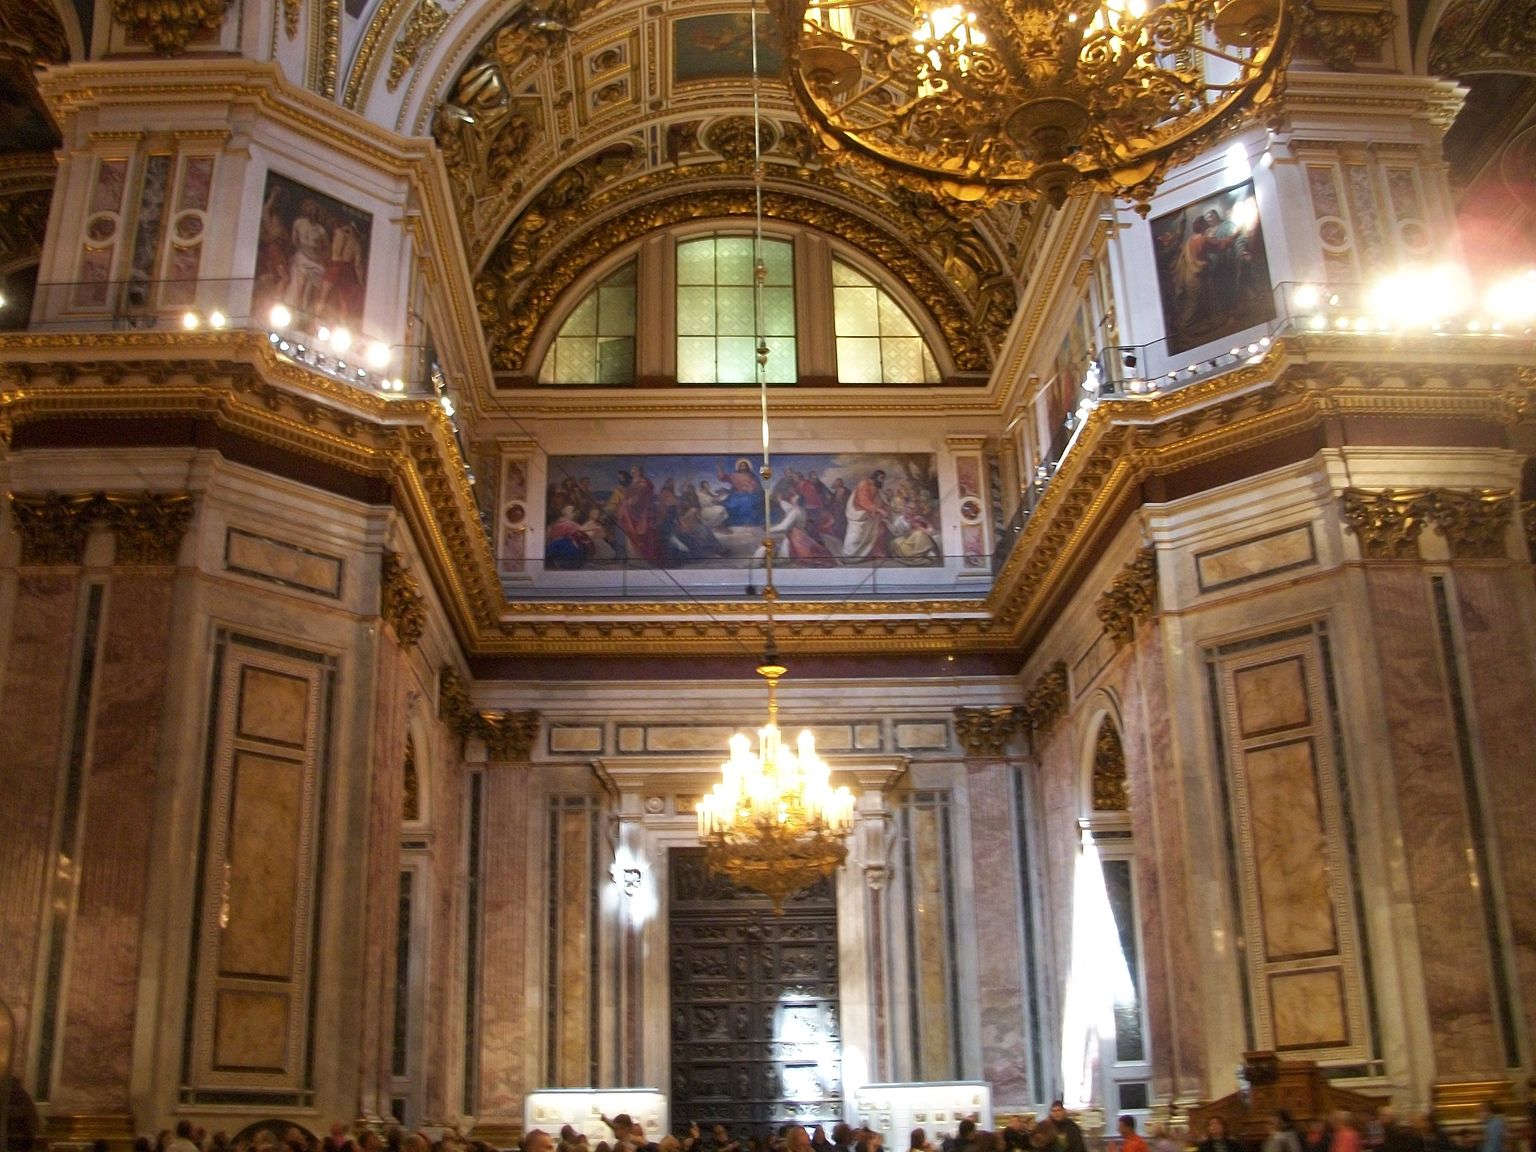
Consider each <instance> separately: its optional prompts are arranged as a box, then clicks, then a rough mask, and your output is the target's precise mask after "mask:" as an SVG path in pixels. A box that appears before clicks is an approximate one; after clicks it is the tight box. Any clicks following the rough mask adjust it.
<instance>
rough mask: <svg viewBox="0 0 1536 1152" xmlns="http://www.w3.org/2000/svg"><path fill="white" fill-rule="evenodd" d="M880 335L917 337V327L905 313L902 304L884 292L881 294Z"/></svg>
mask: <svg viewBox="0 0 1536 1152" xmlns="http://www.w3.org/2000/svg"><path fill="white" fill-rule="evenodd" d="M880 335H882V336H916V335H917V326H916V325H914V324H913V323H912V321H911V319H910V318H909V317H908V316H907V314H906V312H905V311H903V309H902V307H901V305H900V304H898V303H896V301H894V300H892V299H891V298H890V297H889V296H887V295H886V294H885V293H884V292H881V293H880Z"/></svg>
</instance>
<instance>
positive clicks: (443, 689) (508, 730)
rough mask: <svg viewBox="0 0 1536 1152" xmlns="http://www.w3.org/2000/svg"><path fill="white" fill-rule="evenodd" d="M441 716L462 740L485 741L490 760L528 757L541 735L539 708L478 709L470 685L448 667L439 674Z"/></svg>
mask: <svg viewBox="0 0 1536 1152" xmlns="http://www.w3.org/2000/svg"><path fill="white" fill-rule="evenodd" d="M437 715H438V718H439V719H441V720H442V721H443V722H444V723H445V724H447V725H448V729H449V731H451V732H453V733H454V735H456V736H458V737H459V739H460V740H467V739H469V738H470V737H475V738H476V739H478V740H480V741H481V742H483V743H484V744H485V756H486V759H487V760H513V761H518V760H527V759H528V757H529V755H530V754H531V753H532V751H533V740H534V737H536V736H537V735H538V734H539V721H540V715H539V713H538V712H537V711H534V710H532V709H529V710H526V711H514V710H501V711H498V710H495V709H479V708H476V707H475V705H474V702H473V701H472V700H471V699H470V696H469V687H468V685H466V684H465V683H464V680H463V678H462V677H460V675H459V674H458V673H457V672H456V671H454V669H452V668H448V667H445V668H443V670H442V671H441V672H439V673H438V702H437Z"/></svg>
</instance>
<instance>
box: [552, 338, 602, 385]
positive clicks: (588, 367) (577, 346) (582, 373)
mask: <svg viewBox="0 0 1536 1152" xmlns="http://www.w3.org/2000/svg"><path fill="white" fill-rule="evenodd" d="M596 369H597V345H596V343H595V342H593V341H591V340H557V341H556V342H555V383H557V384H591V383H594V382H595V380H596Z"/></svg>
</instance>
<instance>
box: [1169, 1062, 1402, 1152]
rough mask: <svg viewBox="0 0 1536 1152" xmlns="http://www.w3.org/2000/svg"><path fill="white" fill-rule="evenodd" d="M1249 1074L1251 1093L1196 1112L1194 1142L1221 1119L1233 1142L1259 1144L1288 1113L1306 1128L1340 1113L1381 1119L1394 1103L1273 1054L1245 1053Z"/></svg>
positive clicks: (1192, 1123) (1191, 1133)
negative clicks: (1280, 1114) (1378, 1113)
mask: <svg viewBox="0 0 1536 1152" xmlns="http://www.w3.org/2000/svg"><path fill="white" fill-rule="evenodd" d="M1243 1072H1244V1075H1245V1077H1246V1079H1247V1081H1248V1090H1247V1091H1246V1092H1233V1093H1232V1094H1231V1095H1230V1096H1223V1097H1221V1098H1220V1099H1218V1100H1212V1101H1211V1102H1210V1103H1209V1104H1202V1105H1201V1106H1200V1107H1198V1108H1191V1109H1190V1111H1189V1137H1190V1140H1191V1141H1199V1140H1203V1139H1204V1138H1205V1126H1206V1124H1207V1123H1208V1122H1209V1121H1210V1120H1211V1119H1212V1118H1215V1117H1219V1118H1220V1119H1222V1120H1223V1121H1225V1122H1226V1125H1227V1135H1229V1136H1230V1137H1231V1138H1232V1139H1234V1140H1237V1141H1240V1142H1242V1143H1244V1144H1258V1143H1260V1142H1261V1141H1262V1140H1263V1139H1264V1137H1265V1135H1266V1134H1267V1133H1268V1132H1269V1124H1270V1120H1271V1118H1273V1116H1274V1114H1275V1113H1276V1112H1278V1111H1279V1110H1280V1109H1282V1108H1284V1109H1285V1110H1286V1111H1287V1112H1289V1113H1290V1114H1291V1118H1292V1119H1293V1120H1295V1121H1296V1125H1297V1127H1301V1126H1302V1125H1304V1124H1306V1122H1307V1121H1309V1120H1320V1119H1325V1118H1327V1117H1328V1116H1330V1115H1332V1114H1333V1113H1334V1112H1337V1111H1339V1110H1340V1109H1344V1110H1346V1111H1349V1112H1359V1113H1364V1114H1366V1115H1375V1113H1376V1110H1377V1109H1378V1108H1382V1107H1385V1106H1386V1105H1387V1104H1388V1103H1389V1098H1388V1097H1386V1096H1370V1095H1367V1094H1366V1093H1364V1092H1352V1091H1350V1090H1349V1089H1347V1088H1339V1087H1336V1086H1335V1085H1333V1084H1331V1083H1330V1082H1329V1081H1328V1078H1327V1077H1326V1076H1324V1075H1323V1072H1322V1070H1321V1069H1320V1068H1318V1066H1317V1065H1316V1064H1315V1063H1314V1062H1312V1061H1311V1060H1281V1059H1280V1058H1279V1057H1278V1056H1276V1055H1275V1054H1274V1053H1273V1052H1245V1053H1244V1054H1243Z"/></svg>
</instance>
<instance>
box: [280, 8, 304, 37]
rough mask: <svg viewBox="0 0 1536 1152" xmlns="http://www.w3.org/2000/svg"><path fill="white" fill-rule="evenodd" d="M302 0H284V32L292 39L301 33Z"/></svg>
mask: <svg viewBox="0 0 1536 1152" xmlns="http://www.w3.org/2000/svg"><path fill="white" fill-rule="evenodd" d="M301 2H302V0H283V33H284V34H285V35H286V36H287V37H288V39H290V40H292V39H293V38H294V37H295V36H297V35H298V34H299V13H300V10H301V9H300V5H301Z"/></svg>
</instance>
